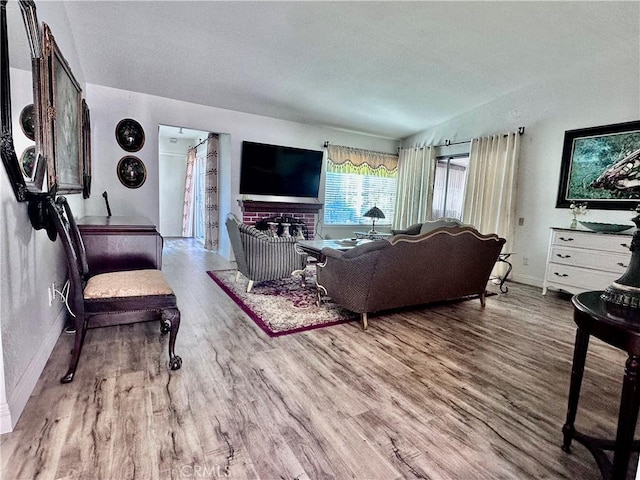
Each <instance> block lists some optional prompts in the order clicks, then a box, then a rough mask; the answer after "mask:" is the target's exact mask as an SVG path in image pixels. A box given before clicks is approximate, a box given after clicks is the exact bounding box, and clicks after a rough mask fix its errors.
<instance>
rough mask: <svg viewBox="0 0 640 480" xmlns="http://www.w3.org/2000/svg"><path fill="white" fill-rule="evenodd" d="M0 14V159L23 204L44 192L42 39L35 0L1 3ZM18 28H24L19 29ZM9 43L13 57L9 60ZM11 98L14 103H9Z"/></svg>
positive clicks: (18, 198) (14, 190)
mask: <svg viewBox="0 0 640 480" xmlns="http://www.w3.org/2000/svg"><path fill="white" fill-rule="evenodd" d="M0 16H1V18H0V23H1V26H0V78H1V87H0V90H1V92H0V93H1V98H0V156H1V157H2V163H3V165H4V168H5V171H6V172H7V175H8V177H9V182H10V183H11V187H12V189H13V192H14V195H15V197H16V200H18V201H19V202H24V201H28V200H31V199H36V198H39V197H41V196H43V195H46V194H47V191H46V190H45V189H46V186H44V185H43V183H44V178H45V174H46V170H47V162H46V159H45V156H44V151H45V150H44V147H45V145H44V143H45V135H44V134H43V119H42V112H43V108H42V94H43V88H44V85H46V78H44V75H45V74H46V72H44V71H43V68H42V36H41V32H40V28H39V25H38V19H37V15H36V6H35V3H34V2H33V1H30V0H21V1H19V2H12V3H11V4H9V6H7V0H0ZM20 16H21V17H22V19H20V18H19V17H20ZM8 19H9V21H10V22H9V23H8ZM20 24H23V26H21V27H20V28H18V27H17V26H18V25H20ZM19 30H23V31H22V32H20V31H19ZM25 33H26V38H25ZM10 40H11V41H10ZM10 45H11V47H12V49H13V50H12V51H13V52H14V53H15V59H14V60H12V61H10V52H9V46H10ZM12 77H15V78H12ZM29 77H30V78H29ZM12 99H15V100H14V101H15V102H16V104H14V105H12ZM18 103H19V104H18ZM12 113H16V114H15V115H13V114H12ZM32 223H33V221H32ZM34 226H35V225H34Z"/></svg>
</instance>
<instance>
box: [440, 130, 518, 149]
mask: <svg viewBox="0 0 640 480" xmlns="http://www.w3.org/2000/svg"><path fill="white" fill-rule="evenodd" d="M523 134H524V127H518V135H523ZM506 136H507V135H506V134H505V137H506ZM465 143H471V140H463V141H460V142H451V141H450V140H445V141H444V143H443V144H440V145H434V148H438V147H450V146H452V145H463V144H465Z"/></svg>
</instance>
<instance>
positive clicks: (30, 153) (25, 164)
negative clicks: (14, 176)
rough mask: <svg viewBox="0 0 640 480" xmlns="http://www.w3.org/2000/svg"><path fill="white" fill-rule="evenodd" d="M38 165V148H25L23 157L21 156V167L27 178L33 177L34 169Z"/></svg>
mask: <svg viewBox="0 0 640 480" xmlns="http://www.w3.org/2000/svg"><path fill="white" fill-rule="evenodd" d="M35 165H36V147H34V146H33V145H31V146H30V147H27V148H25V150H24V152H22V155H20V167H22V172H23V173H24V176H25V177H28V178H31V177H32V176H33V171H34V167H35Z"/></svg>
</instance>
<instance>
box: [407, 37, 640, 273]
mask: <svg viewBox="0 0 640 480" xmlns="http://www.w3.org/2000/svg"><path fill="white" fill-rule="evenodd" d="M639 56H640V51H639V49H638V45H637V44H636V45H629V46H628V48H627V49H626V50H624V49H618V50H612V51H611V52H610V55H607V56H606V57H602V58H600V57H598V58H597V59H596V61H594V63H593V64H590V65H583V66H581V68H580V69H577V70H575V71H572V72H569V73H566V74H564V75H559V76H557V77H556V78H553V79H550V80H549V81H546V82H544V83H541V84H537V85H531V86H529V87H527V88H523V89H520V90H517V91H515V92H512V93H510V94H508V95H505V96H504V97H501V98H499V99H497V100H495V101H493V102H491V103H489V104H487V105H484V106H482V107H480V108H477V109H475V110H473V111H470V112H468V113H466V114H464V115H461V116H459V117H457V118H454V119H452V120H450V121H448V122H445V123H443V124H441V125H438V126H436V127H434V128H430V129H428V130H425V131H423V132H420V133H418V134H416V135H414V136H412V137H409V138H407V139H405V140H404V141H403V147H409V146H418V145H420V146H421V145H428V144H440V143H443V141H444V140H445V139H450V140H451V141H452V142H455V141H462V140H467V139H469V138H473V137H478V136H483V135H489V134H493V133H499V132H505V131H514V130H516V129H517V128H518V127H519V126H524V127H526V131H525V134H524V136H523V137H522V150H521V155H520V162H519V174H518V195H517V205H516V208H517V215H516V216H517V217H522V218H524V226H519V227H516V238H515V248H514V250H515V252H516V253H517V254H516V255H515V256H514V257H512V259H513V261H514V270H513V278H514V279H515V280H517V281H521V282H523V283H528V284H531V285H542V280H543V278H544V270H545V262H546V255H547V245H548V241H549V228H550V227H569V224H570V223H571V218H572V217H571V215H570V213H569V210H568V209H556V208H555V204H556V197H557V193H558V180H559V175H560V160H561V156H562V144H563V138H564V132H565V130H572V129H577V128H586V127H593V126H598V125H608V124H612V123H620V122H626V121H631V120H638V119H640V62H639ZM632 216H633V215H632V212H629V211H626V212H625V211H610V210H593V211H590V212H589V213H588V214H587V215H586V218H585V220H591V221H596V222H608V223H630V222H629V219H630V218H631V217H632ZM524 258H527V259H528V263H529V264H528V265H524V264H523V259H524Z"/></svg>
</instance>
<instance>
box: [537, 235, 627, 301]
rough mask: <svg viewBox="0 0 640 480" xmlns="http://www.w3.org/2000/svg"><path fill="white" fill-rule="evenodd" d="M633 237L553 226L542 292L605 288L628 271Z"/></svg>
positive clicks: (574, 291) (577, 291)
mask: <svg viewBox="0 0 640 480" xmlns="http://www.w3.org/2000/svg"><path fill="white" fill-rule="evenodd" d="M631 232H633V230H631ZM631 238H632V235H631V234H630V233H597V232H590V231H587V230H572V229H569V228H552V229H551V239H550V241H549V253H548V255H547V269H546V272H545V275H544V282H543V285H542V294H543V295H545V294H546V293H547V289H548V288H554V289H556V290H564V291H566V292H569V293H573V294H576V293H581V292H586V291H589V290H604V289H605V288H607V287H608V286H609V285H611V283H612V282H613V281H615V280H617V279H618V278H620V277H621V276H622V274H623V273H624V272H625V271H626V269H627V266H628V265H629V260H630V258H631V251H630V250H629V245H631Z"/></svg>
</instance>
